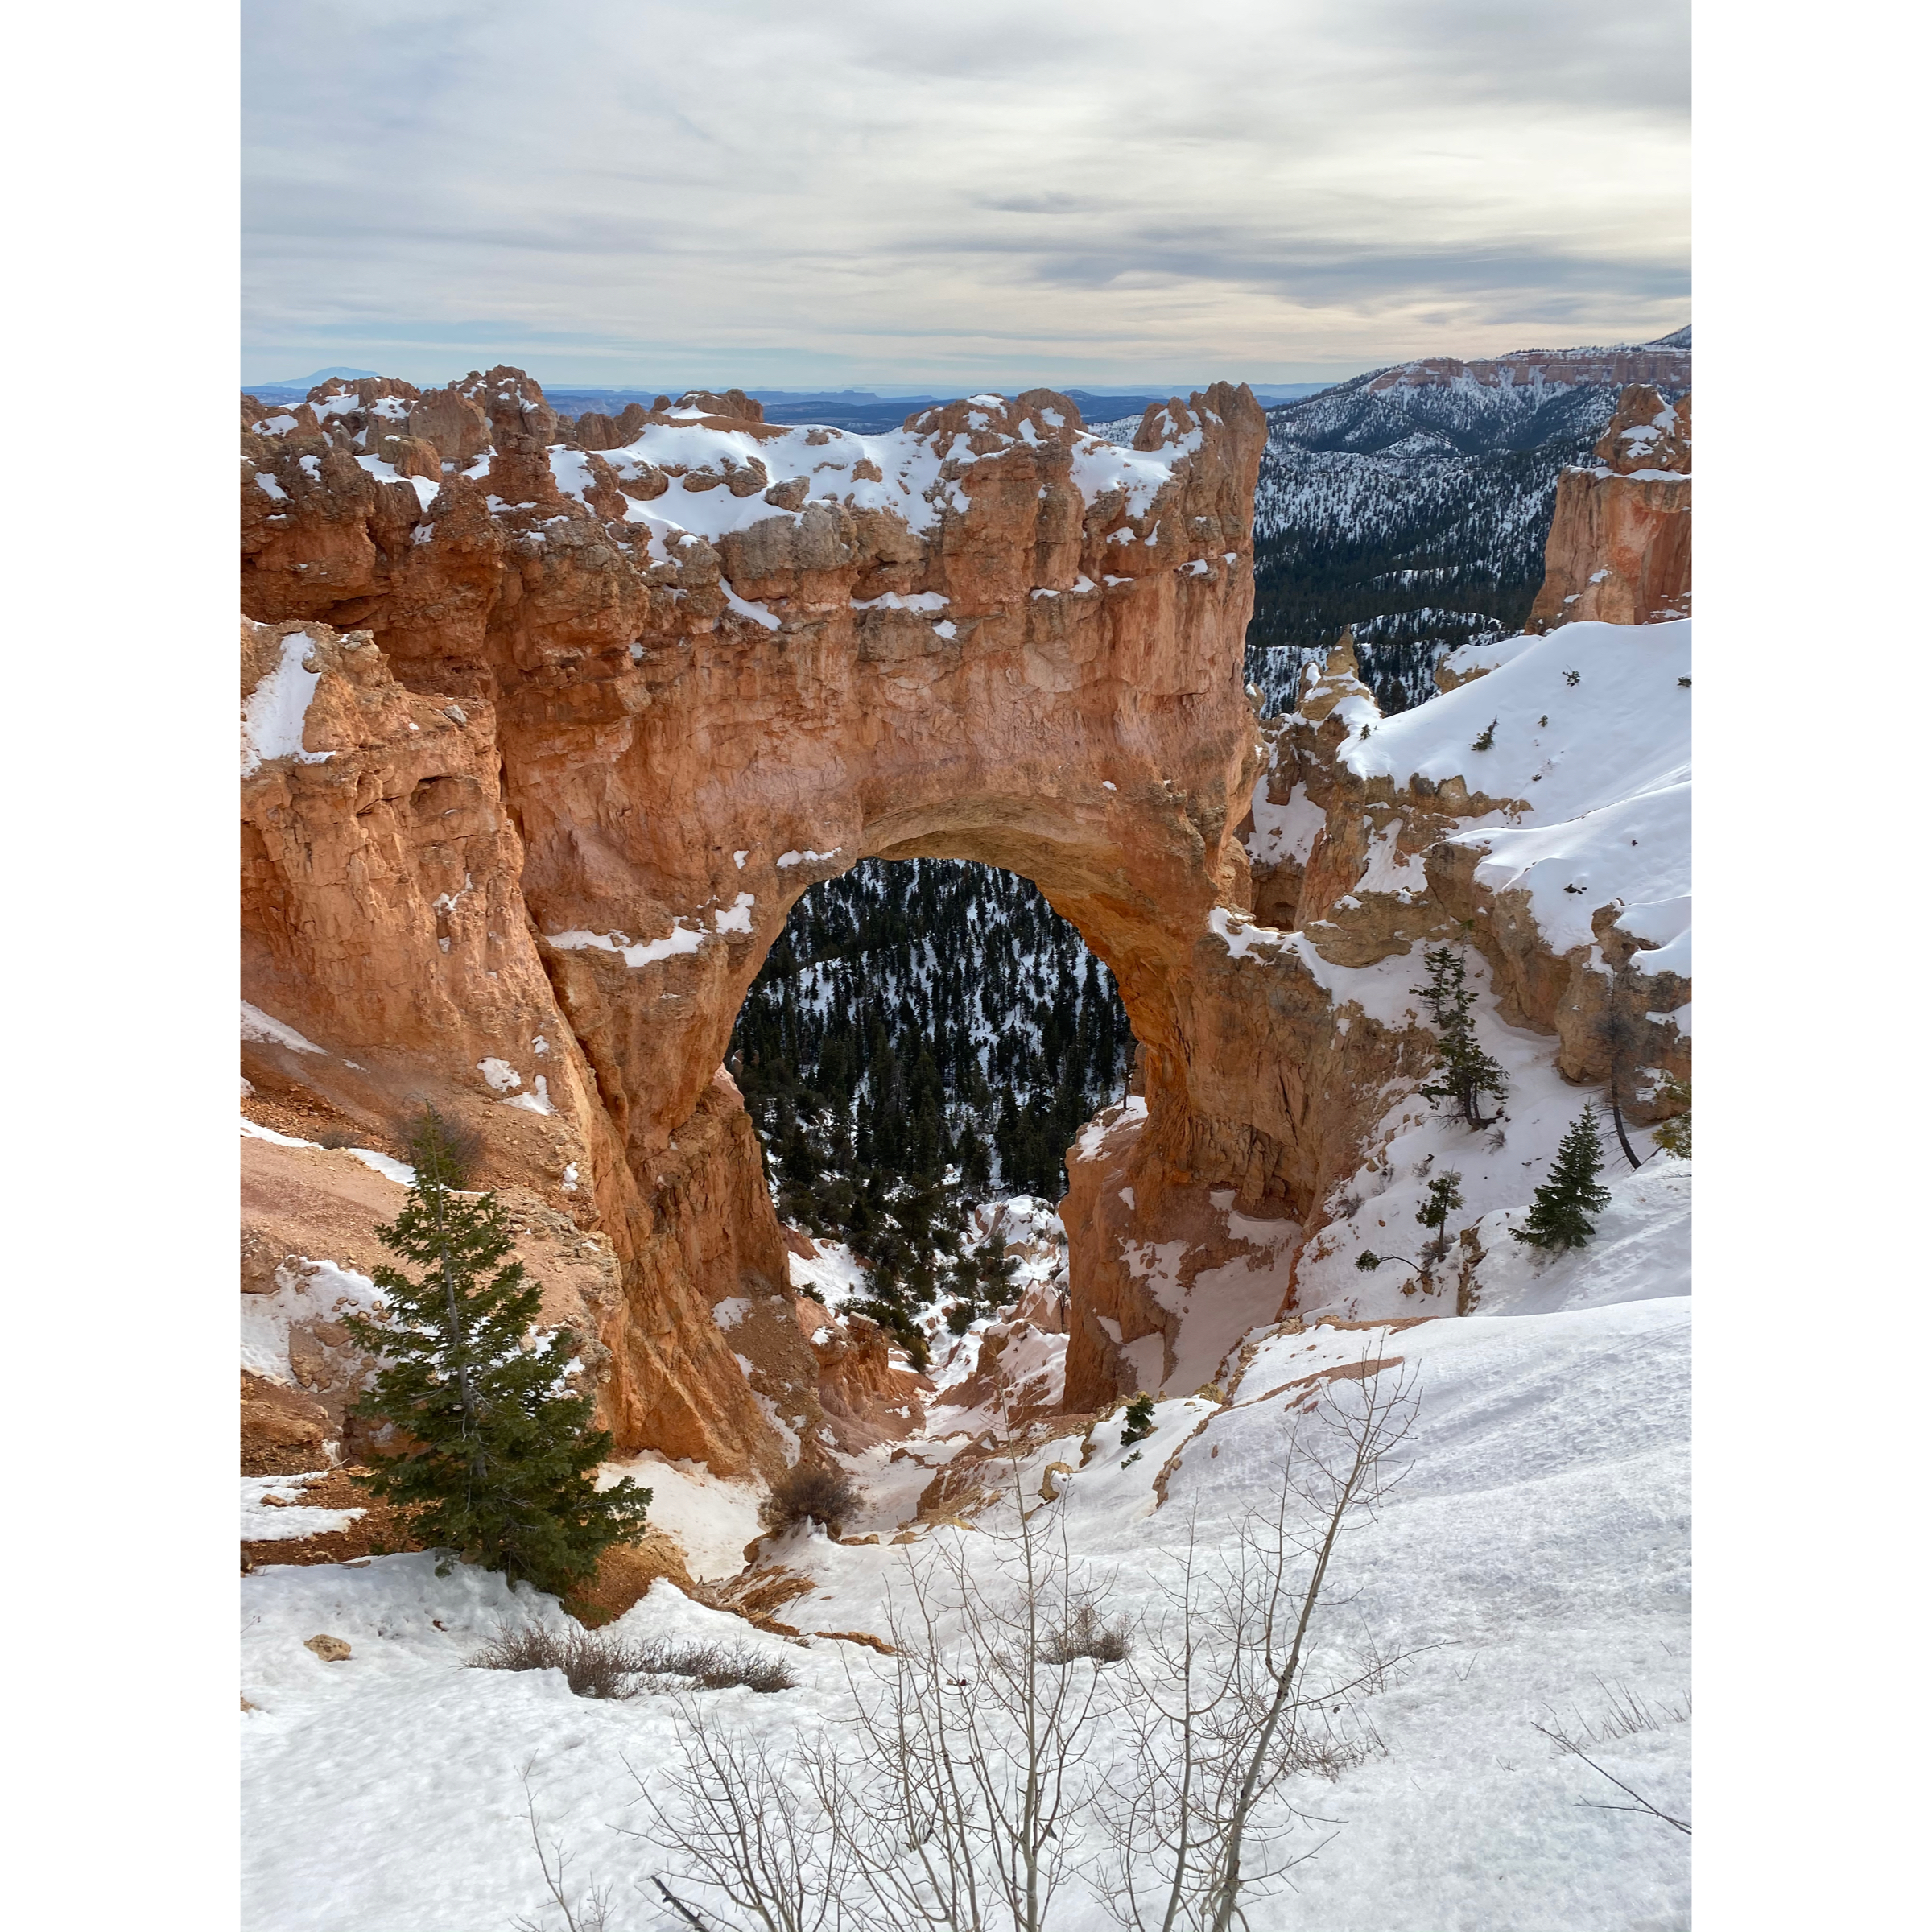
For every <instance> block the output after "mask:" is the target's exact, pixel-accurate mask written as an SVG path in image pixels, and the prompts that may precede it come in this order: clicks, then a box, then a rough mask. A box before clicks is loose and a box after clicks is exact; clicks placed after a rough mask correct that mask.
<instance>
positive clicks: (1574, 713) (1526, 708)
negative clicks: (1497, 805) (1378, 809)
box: [1342, 617, 1692, 977]
mask: <svg viewBox="0 0 1932 1932" xmlns="http://www.w3.org/2000/svg"><path fill="white" fill-rule="evenodd" d="M1691 622H1692V620H1691V619H1690V618H1688V617H1686V618H1682V619H1681V620H1679V621H1676V622H1674V623H1667V624H1642V625H1629V624H1570V625H1563V626H1562V627H1561V628H1559V629H1558V630H1553V631H1551V632H1550V633H1549V634H1547V635H1546V636H1543V637H1541V638H1528V639H1523V638H1511V639H1506V640H1504V641H1502V642H1501V643H1500V644H1499V645H1498V646H1496V647H1494V648H1484V647H1483V646H1472V647H1465V648H1464V649H1463V650H1459V651H1458V652H1456V653H1455V654H1453V655H1452V656H1451V658H1449V659H1448V663H1449V666H1450V667H1451V669H1452V670H1455V671H1462V672H1464V673H1467V672H1468V671H1473V670H1476V669H1479V668H1481V669H1484V670H1485V671H1487V674H1488V675H1484V676H1482V677H1480V678H1477V679H1475V680H1473V681H1472V682H1471V683H1466V684H1463V685H1462V686H1460V687H1458V688H1457V689H1455V690H1454V691H1448V692H1447V693H1445V694H1443V695H1442V696H1439V697H1436V698H1435V699H1433V700H1430V702H1429V703H1428V704H1423V705H1421V706H1419V707H1418V708H1416V709H1415V710H1413V711H1408V712H1403V713H1402V715H1401V716H1398V717H1394V718H1390V719H1387V720H1383V721H1382V722H1381V723H1378V724H1376V725H1373V729H1372V730H1371V732H1370V734H1369V736H1367V737H1361V736H1357V737H1355V738H1354V739H1352V741H1351V742H1350V743H1349V744H1348V746H1347V747H1346V748H1345V749H1344V751H1343V753H1342V760H1343V762H1344V764H1345V765H1346V766H1348V769H1349V770H1351V771H1353V772H1356V773H1357V774H1360V776H1362V777H1363V778H1376V777H1386V778H1392V779H1393V780H1394V781H1395V782H1397V784H1403V783H1406V782H1408V781H1410V780H1411V779H1413V778H1416V777H1418V776H1419V777H1422V778H1430V779H1434V780H1437V781H1440V780H1443V779H1446V778H1455V777H1458V776H1459V777H1462V778H1464V779H1465V780H1466V782H1468V786H1469V789H1470V790H1471V791H1472V792H1475V791H1481V792H1484V793H1485V794H1487V795H1488V796H1490V797H1492V798H1501V799H1510V800H1512V801H1515V802H1517V803H1518V804H1521V805H1522V806H1524V807H1527V809H1526V810H1517V809H1515V808H1514V807H1513V806H1512V807H1505V809H1503V810H1501V811H1496V812H1493V813H1491V814H1490V815H1488V816H1487V817H1484V818H1481V819H1476V820H1473V821H1472V823H1471V824H1469V825H1468V828H1466V829H1464V830H1463V831H1460V832H1457V833H1455V835H1454V836H1452V838H1451V840H1450V841H1449V842H1450V843H1451V844H1458V845H1465V846H1468V847H1471V848H1474V849H1476V850H1478V851H1480V852H1483V853H1484V858H1483V860H1482V861H1481V863H1480V865H1478V866H1477V867H1476V878H1477V880H1478V881H1479V882H1480V884H1482V885H1484V886H1488V887H1490V888H1491V889H1492V890H1497V891H1501V890H1509V889H1511V888H1520V889H1521V890H1523V891H1525V892H1526V893H1527V894H1529V895H1530V904H1531V907H1532V910H1533V911H1534V916H1535V919H1536V921H1537V923H1538V926H1539V927H1541V928H1542V931H1543V934H1544V936H1545V939H1546V942H1547V943H1548V945H1549V947H1550V950H1551V951H1552V952H1558V953H1561V952H1567V951H1568V950H1569V948H1570V947H1572V946H1587V945H1588V944H1590V943H1591V939H1592V936H1593V935H1592V932H1591V924H1590V919H1589V914H1590V912H1591V910H1594V909H1595V908H1596V907H1598V906H1603V905H1604V904H1606V903H1607V902H1609V901H1611V900H1613V899H1614V900H1620V901H1621V902H1622V903H1623V905H1624V912H1623V914H1622V915H1621V917H1620V919H1618V921H1617V923H1618V924H1619V925H1620V926H1621V927H1623V928H1624V930H1625V931H1629V932H1631V933H1633V934H1637V935H1641V936H1642V937H1643V938H1645V939H1649V940H1650V941H1652V942H1653V943H1656V944H1657V945H1658V946H1661V945H1662V942H1664V941H1666V940H1669V941H1670V942H1671V944H1670V947H1669V948H1668V958H1667V960H1656V961H1651V962H1649V965H1648V966H1646V965H1645V960H1644V957H1643V956H1642V955H1641V954H1640V956H1639V959H1638V961H1637V964H1638V965H1639V967H1640V969H1643V970H1656V969H1657V966H1658V965H1659V964H1668V966H1669V967H1670V970H1672V971H1673V972H1678V973H1681V974H1682V975H1684V976H1686V977H1688V976H1689V974H1690V971H1691V966H1690V936H1689V935H1690V893H1691ZM1485 733H1487V734H1488V735H1489V736H1490V737H1491V739H1492V742H1491V743H1490V744H1489V745H1488V748H1487V749H1484V750H1482V751H1477V750H1476V749H1475V746H1476V742H1477V741H1479V740H1480V739H1481V738H1483V737H1484V735H1485Z"/></svg>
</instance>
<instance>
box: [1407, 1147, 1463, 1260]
mask: <svg viewBox="0 0 1932 1932" xmlns="http://www.w3.org/2000/svg"><path fill="white" fill-rule="evenodd" d="M1462 1204H1463V1177H1462V1176H1461V1175H1460V1174H1457V1173H1455V1172H1454V1171H1453V1170H1451V1172H1449V1173H1447V1174H1438V1175H1437V1176H1436V1177H1435V1179H1434V1180H1432V1181H1431V1182H1430V1183H1429V1193H1428V1197H1427V1199H1425V1200H1424V1201H1423V1203H1422V1206H1421V1207H1420V1208H1417V1209H1416V1211H1415V1218H1416V1219H1417V1220H1418V1221H1420V1222H1421V1223H1422V1225H1423V1226H1424V1227H1425V1228H1427V1229H1428V1230H1429V1236H1430V1238H1429V1241H1428V1242H1427V1244H1426V1245H1425V1246H1424V1248H1423V1249H1422V1258H1423V1260H1424V1261H1427V1262H1428V1263H1429V1264H1430V1265H1431V1266H1433V1265H1435V1263H1436V1262H1438V1261H1441V1260H1442V1259H1443V1257H1444V1256H1445V1255H1447V1253H1448V1252H1449V1216H1451V1213H1453V1212H1455V1209H1457V1208H1459V1207H1461V1206H1462Z"/></svg>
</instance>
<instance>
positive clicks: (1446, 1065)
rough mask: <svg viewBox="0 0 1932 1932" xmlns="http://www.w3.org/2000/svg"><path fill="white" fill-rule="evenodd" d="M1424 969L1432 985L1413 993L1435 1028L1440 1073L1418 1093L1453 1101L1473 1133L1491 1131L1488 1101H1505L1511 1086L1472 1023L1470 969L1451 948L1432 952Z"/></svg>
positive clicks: (1473, 998) (1473, 999)
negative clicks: (1489, 1097)
mask: <svg viewBox="0 0 1932 1932" xmlns="http://www.w3.org/2000/svg"><path fill="white" fill-rule="evenodd" d="M1422 964H1423V966H1424V967H1425V968H1426V969H1427V972H1428V974H1429V983H1428V984H1427V985H1426V986H1414V987H1411V988H1410V991H1411V992H1412V993H1418V994H1419V995H1420V996H1421V997H1422V999H1423V1000H1424V1001H1426V1003H1427V1005H1428V1007H1429V1013H1430V1018H1431V1019H1432V1020H1433V1021H1434V1022H1435V1034H1436V1041H1435V1072H1434V1074H1433V1075H1432V1077H1431V1078H1430V1079H1429V1080H1425V1081H1424V1082H1423V1083H1422V1087H1421V1088H1420V1089H1419V1090H1418V1091H1419V1092H1421V1093H1422V1096H1423V1097H1424V1098H1425V1099H1426V1100H1431V1101H1436V1100H1447V1101H1449V1102H1451V1104H1453V1105H1454V1106H1455V1108H1456V1110H1457V1111H1458V1112H1459V1113H1460V1114H1461V1115H1462V1117H1463V1119H1464V1120H1465V1121H1468V1124H1469V1125H1470V1127H1471V1128H1472V1129H1475V1128H1479V1127H1488V1126H1490V1125H1492V1124H1493V1123H1494V1121H1495V1119H1496V1116H1495V1115H1493V1114H1492V1115H1490V1116H1488V1117H1484V1113H1483V1096H1484V1094H1493V1095H1494V1096H1496V1099H1497V1100H1501V1098H1502V1097H1503V1095H1504V1094H1505V1092H1507V1091H1508V1087H1509V1083H1508V1081H1507V1080H1505V1077H1504V1075H1503V1070H1502V1068H1501V1067H1499V1066H1498V1065H1497V1064H1496V1062H1495V1061H1494V1060H1492V1059H1491V1058H1490V1057H1489V1055H1488V1054H1486V1053H1484V1051H1483V1050H1482V1048H1481V1047H1480V1046H1479V1045H1477V1043H1476V1022H1474V1021H1473V1020H1472V1018H1470V1012H1471V1009H1472V1008H1473V1007H1474V1006H1475V1005H1476V994H1475V993H1474V992H1473V991H1472V990H1471V989H1470V987H1469V985H1468V968H1467V967H1466V966H1465V965H1464V964H1463V959H1462V956H1461V955H1460V954H1459V953H1457V952H1452V951H1451V949H1450V948H1449V947H1447V946H1435V947H1430V950H1429V951H1428V952H1425V953H1424V954H1423V955H1422Z"/></svg>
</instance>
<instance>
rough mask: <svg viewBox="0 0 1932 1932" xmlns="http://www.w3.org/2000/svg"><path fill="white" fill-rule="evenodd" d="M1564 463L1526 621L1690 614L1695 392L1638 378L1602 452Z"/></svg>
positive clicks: (1635, 620) (1545, 626)
mask: <svg viewBox="0 0 1932 1932" xmlns="http://www.w3.org/2000/svg"><path fill="white" fill-rule="evenodd" d="M1595 454H1596V463H1595V464H1594V465H1592V466H1589V467H1586V468H1582V469H1570V470H1566V471H1565V472H1564V473H1563V476H1562V477H1560V478H1559V479H1558V482H1557V486H1556V513H1555V515H1554V518H1553V519H1552V520H1551V522H1550V539H1549V542H1548V543H1547V544H1546V547H1545V549H1544V560H1543V583H1542V588H1541V589H1540V590H1539V591H1538V592H1537V597H1536V603H1535V605H1534V608H1533V609H1532V610H1531V612H1530V622H1529V625H1528V628H1529V629H1530V630H1550V628H1551V627H1552V626H1553V625H1558V624H1575V623H1580V622H1583V621H1589V620H1592V619H1594V620H1596V621H1599V622H1601V623H1605V624H1652V623H1655V622H1657V621H1658V620H1659V619H1661V618H1665V617H1688V616H1689V615H1690V613H1691V398H1690V396H1689V395H1688V394H1686V395H1684V396H1682V397H1681V398H1679V399H1678V401H1677V402H1676V403H1674V404H1672V403H1666V402H1665V401H1664V400H1663V399H1662V397H1660V396H1659V395H1658V394H1657V391H1656V390H1654V389H1652V388H1650V387H1649V386H1647V385H1645V384H1643V383H1633V385H1632V386H1630V387H1629V388H1628V389H1626V390H1624V392H1623V394H1622V395H1621V396H1620V397H1619V398H1617V410H1616V415H1615V416H1614V417H1613V418H1612V420H1611V423H1610V427H1608V429H1607V430H1605V431H1604V434H1603V436H1602V438H1601V439H1600V440H1599V442H1598V444H1597V445H1596V452H1595Z"/></svg>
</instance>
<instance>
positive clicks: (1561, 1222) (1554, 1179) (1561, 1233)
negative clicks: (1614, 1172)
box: [1509, 1107, 1610, 1254]
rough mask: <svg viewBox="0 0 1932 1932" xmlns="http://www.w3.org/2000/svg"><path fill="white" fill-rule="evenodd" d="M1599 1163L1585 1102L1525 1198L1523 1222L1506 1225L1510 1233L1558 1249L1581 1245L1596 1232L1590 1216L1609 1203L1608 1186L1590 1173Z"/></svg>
mask: <svg viewBox="0 0 1932 1932" xmlns="http://www.w3.org/2000/svg"><path fill="white" fill-rule="evenodd" d="M1603 1167H1604V1150H1603V1144H1602V1142H1601V1141H1600V1140H1599V1139H1598V1138H1597V1133H1596V1108H1594V1107H1585V1108H1584V1109H1583V1112H1582V1113H1579V1115H1578V1116H1577V1117H1576V1118H1575V1120H1574V1121H1571V1123H1570V1131H1569V1132H1568V1133H1566V1134H1565V1135H1564V1136H1563V1141H1562V1144H1561V1145H1560V1146H1558V1148H1557V1150H1556V1160H1555V1162H1554V1165H1553V1166H1551V1167H1550V1178H1549V1179H1548V1180H1546V1181H1545V1182H1544V1183H1543V1184H1542V1187H1539V1188H1538V1189H1537V1191H1536V1193H1535V1194H1534V1196H1533V1197H1532V1198H1531V1200H1530V1220H1529V1224H1528V1225H1527V1226H1526V1227H1522V1228H1511V1229H1510V1230H1509V1232H1510V1234H1511V1235H1512V1236H1513V1237H1514V1238H1515V1239H1516V1240H1517V1241H1527V1242H1528V1243H1529V1244H1530V1246H1531V1247H1533V1248H1543V1249H1549V1250H1550V1251H1551V1252H1552V1253H1558V1254H1561V1253H1564V1252H1565V1251H1566V1250H1567V1249H1571V1248H1580V1247H1582V1246H1583V1244H1584V1243H1585V1242H1586V1241H1588V1240H1589V1239H1590V1237H1591V1236H1592V1235H1593V1234H1595V1233H1596V1223H1595V1222H1594V1221H1593V1220H1591V1218H1590V1217H1591V1215H1593V1214H1600V1213H1602V1212H1603V1211H1604V1208H1608V1206H1609V1205H1610V1190H1609V1189H1608V1187H1604V1186H1602V1185H1601V1184H1600V1183H1599V1182H1598V1180H1597V1178H1596V1177H1597V1176H1598V1174H1600V1173H1602V1171H1603Z"/></svg>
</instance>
